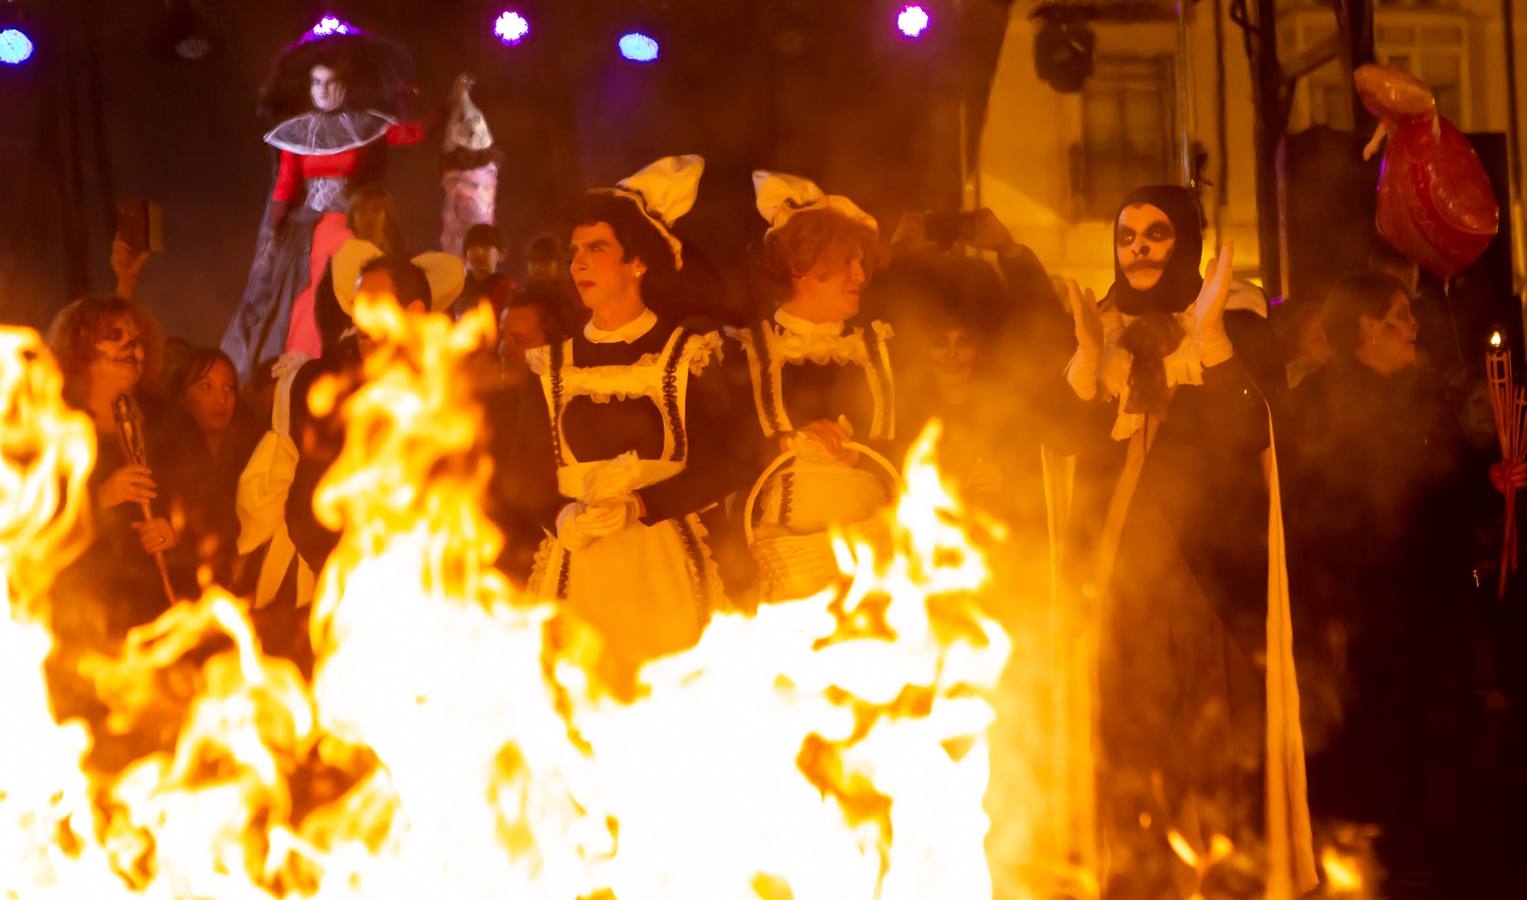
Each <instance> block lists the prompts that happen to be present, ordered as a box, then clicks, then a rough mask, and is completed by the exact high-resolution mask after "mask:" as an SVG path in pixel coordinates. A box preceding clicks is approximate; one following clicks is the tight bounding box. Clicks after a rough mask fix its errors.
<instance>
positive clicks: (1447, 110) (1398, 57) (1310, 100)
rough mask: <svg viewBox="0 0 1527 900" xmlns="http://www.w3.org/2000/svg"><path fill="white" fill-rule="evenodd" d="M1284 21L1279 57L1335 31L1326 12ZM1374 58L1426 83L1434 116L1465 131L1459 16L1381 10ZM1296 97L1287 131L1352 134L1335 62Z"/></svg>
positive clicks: (1348, 100)
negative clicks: (1315, 128)
mask: <svg viewBox="0 0 1527 900" xmlns="http://www.w3.org/2000/svg"><path fill="white" fill-rule="evenodd" d="M1287 19H1288V21H1284V22H1280V23H1279V29H1278V31H1279V35H1280V36H1286V37H1288V38H1291V41H1290V42H1289V43H1286V44H1284V45H1283V46H1282V47H1281V48H1280V50H1281V51H1282V55H1284V56H1292V55H1293V54H1295V53H1298V52H1299V51H1301V50H1304V49H1306V48H1309V47H1312V46H1315V45H1316V44H1318V43H1320V42H1321V41H1322V40H1324V39H1326V38H1327V37H1329V36H1330V35H1331V34H1332V33H1334V31H1335V29H1336V22H1335V18H1334V17H1333V16H1332V15H1331V13H1330V12H1329V11H1326V10H1299V11H1297V12H1294V13H1292V14H1291V15H1289V16H1288V17H1287ZM1373 55H1374V58H1375V59H1376V60H1377V61H1378V62H1380V63H1383V64H1384V65H1389V66H1394V67H1395V68H1397V69H1402V70H1404V71H1406V72H1409V73H1410V74H1412V75H1414V76H1416V77H1417V78H1419V79H1421V81H1423V82H1425V83H1426V85H1427V86H1428V87H1429V88H1431V90H1432V93H1433V94H1434V95H1435V96H1436V98H1437V109H1438V111H1439V112H1441V113H1442V114H1443V115H1444V116H1446V117H1447V118H1448V119H1450V120H1452V122H1453V124H1454V125H1457V126H1458V127H1459V128H1460V129H1461V130H1464V131H1467V130H1468V129H1469V127H1470V121H1469V120H1470V114H1469V107H1470V103H1471V100H1470V95H1469V84H1468V71H1469V59H1468V31H1467V23H1466V21H1465V20H1464V19H1463V18H1462V17H1461V16H1460V15H1459V14H1456V13H1450V12H1445V11H1436V12H1434V11H1429V10H1415V9H1384V8H1380V9H1378V10H1377V11H1376V12H1375V13H1374V28H1373ZM1295 96H1296V99H1295V105H1294V110H1293V115H1292V116H1291V119H1290V122H1289V127H1290V129H1291V130H1294V131H1300V130H1303V129H1305V128H1308V127H1310V126H1311V125H1329V126H1331V127H1332V128H1335V129H1338V130H1343V131H1350V130H1351V129H1352V86H1351V84H1350V81H1349V79H1348V78H1347V74H1346V71H1345V70H1344V69H1343V68H1342V66H1341V64H1340V63H1339V62H1336V61H1332V62H1329V63H1326V64H1325V65H1324V66H1321V67H1320V68H1319V69H1317V70H1316V71H1315V72H1313V73H1311V74H1310V75H1309V77H1308V78H1305V79H1303V80H1302V81H1301V82H1300V84H1299V87H1298V90H1297V92H1296V95H1295Z"/></svg>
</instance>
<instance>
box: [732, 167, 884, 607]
mask: <svg viewBox="0 0 1527 900" xmlns="http://www.w3.org/2000/svg"><path fill="white" fill-rule="evenodd" d="M753 187H754V193H755V197H756V201H757V206H758V211H759V213H760V214H761V215H762V216H763V218H764V221H766V222H768V230H767V232H765V234H764V239H763V246H762V256H761V268H762V270H763V274H764V276H765V279H766V281H767V282H768V283H769V286H770V288H771V289H772V290H773V291H774V294H775V296H774V298H773V299H774V301H775V302H776V303H777V304H778V306H777V308H776V309H774V311H773V313H772V314H771V315H769V316H768V317H766V318H762V319H760V320H758V321H755V322H753V323H752V324H751V325H750V326H749V327H747V328H746V329H742V330H739V331H732V332H730V333H729V336H730V337H731V338H732V339H733V340H735V341H736V342H737V343H738V344H739V345H740V348H739V349H741V350H742V353H741V354H736V355H734V357H733V358H734V360H735V359H743V360H746V365H747V375H746V382H747V383H748V384H749V385H750V386H751V391H750V393H751V398H752V401H753V402H752V406H753V410H754V412H755V414H756V422H757V429H758V431H757V432H755V434H756V435H760V436H761V438H762V439H761V440H760V439H758V438H755V439H754V444H755V447H756V451H757V456H756V458H755V460H754V461H753V463H752V464H751V466H750V468H751V471H750V472H749V473H748V474H749V475H750V476H753V477H755V478H756V477H758V476H760V475H761V473H762V472H763V471H764V469H765V467H766V466H767V465H768V464H769V463H770V462H772V461H773V460H774V459H775V458H776V457H777V456H779V454H780V453H781V452H782V451H785V450H793V451H794V452H795V456H794V458H793V459H792V460H791V461H790V462H789V463H788V464H787V465H786V466H785V467H783V468H781V469H780V470H779V471H778V472H777V473H776V474H775V475H774V476H772V477H771V478H769V479H768V481H767V482H766V483H765V484H764V485H763V489H762V491H761V492H760V494H759V499H758V509H757V513H758V518H759V519H760V524H759V530H758V534H759V535H760V536H762V537H765V538H767V537H770V536H775V535H812V534H820V533H823V532H826V531H827V530H828V528H829V527H831V526H833V525H854V524H857V523H861V522H864V521H866V520H870V519H872V518H873V517H874V516H875V515H876V514H877V512H878V511H879V510H881V509H882V508H883V507H885V506H886V505H887V504H888V503H889V502H890V499H891V496H890V493H889V492H888V491H887V487H886V481H885V476H884V473H877V472H873V471H870V470H869V469H866V468H861V467H860V465H859V464H860V462H861V459H860V457H861V454H859V453H858V452H857V451H855V450H854V449H853V448H851V447H846V446H844V445H845V444H846V443H848V442H849V441H851V440H852V441H856V442H862V443H864V445H865V446H869V447H872V448H876V449H878V450H883V451H885V452H889V449H890V442H891V441H892V440H893V439H894V438H895V437H896V398H895V379H894V376H893V373H892V368H891V356H890V353H889V350H888V348H887V346H886V341H887V340H888V339H889V338H890V337H891V326H890V325H889V324H887V323H885V322H882V321H880V320H878V319H877V320H872V321H869V322H858V321H855V320H856V319H857V317H858V316H859V312H860V309H859V307H860V297H861V294H862V293H863V291H864V286H865V282H866V281H868V280H869V278H870V275H871V274H872V273H873V272H874V271H875V268H876V265H877V263H878V261H879V256H880V250H879V247H880V244H879V228H878V225H877V224H876V222H875V219H874V218H873V217H871V216H870V215H869V214H868V213H866V212H864V211H863V210H862V209H860V208H859V207H858V206H857V205H855V204H854V202H853V201H852V200H850V199H848V198H847V197H842V196H838V195H829V194H826V193H824V192H823V191H822V189H821V188H820V187H818V186H817V185H816V184H814V183H812V182H811V181H808V180H806V179H804V178H800V177H797V176H794V175H786V174H781V173H775V172H763V171H759V172H754V173H753ZM739 380H742V379H739ZM755 555H756V551H755ZM761 569H766V567H763V566H761ZM760 575H761V577H760V583H759V584H758V585H757V588H758V592H759V594H760V596H767V597H770V598H773V599H785V597H784V596H781V595H782V594H785V595H793V596H806V595H809V594H811V593H814V592H815V591H817V590H820V589H821V588H823V587H825V586H826V585H827V583H829V582H830V580H831V579H832V578H833V577H835V575H836V571H835V569H834V571H832V572H819V573H806V572H803V571H800V570H798V571H796V572H795V573H793V574H792V575H791V577H790V578H789V582H790V584H789V585H784V584H783V583H781V580H780V579H778V578H775V577H773V576H770V575H769V574H768V572H767V571H761V573H760Z"/></svg>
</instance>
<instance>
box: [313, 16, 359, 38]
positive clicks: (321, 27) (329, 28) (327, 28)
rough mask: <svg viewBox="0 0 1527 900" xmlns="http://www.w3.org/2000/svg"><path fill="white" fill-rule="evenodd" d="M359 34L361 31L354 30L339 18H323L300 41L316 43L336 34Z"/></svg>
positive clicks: (353, 27)
mask: <svg viewBox="0 0 1527 900" xmlns="http://www.w3.org/2000/svg"><path fill="white" fill-rule="evenodd" d="M360 33H361V30H360V29H359V28H356V27H355V26H354V25H351V24H350V23H349V22H346V21H345V20H344V19H341V18H340V17H339V16H324V17H322V18H320V19H319V20H318V24H316V25H314V26H313V27H312V29H311V30H310V31H308V33H307V34H306V35H304V36H303V38H302V39H303V40H305V41H316V40H320V39H322V38H326V37H333V36H334V35H337V34H360Z"/></svg>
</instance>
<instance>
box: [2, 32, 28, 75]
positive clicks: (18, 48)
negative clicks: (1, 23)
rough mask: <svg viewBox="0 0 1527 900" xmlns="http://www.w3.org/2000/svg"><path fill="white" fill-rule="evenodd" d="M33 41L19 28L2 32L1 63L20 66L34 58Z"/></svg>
mask: <svg viewBox="0 0 1527 900" xmlns="http://www.w3.org/2000/svg"><path fill="white" fill-rule="evenodd" d="M33 49H35V48H34V46H33V44H32V39H31V38H29V37H27V33H26V32H25V31H22V30H21V29H19V28H7V29H5V30H4V31H0V63H4V64H6V65H8V66H19V65H21V64H22V63H24V62H26V61H27V60H29V59H31V58H32V50H33Z"/></svg>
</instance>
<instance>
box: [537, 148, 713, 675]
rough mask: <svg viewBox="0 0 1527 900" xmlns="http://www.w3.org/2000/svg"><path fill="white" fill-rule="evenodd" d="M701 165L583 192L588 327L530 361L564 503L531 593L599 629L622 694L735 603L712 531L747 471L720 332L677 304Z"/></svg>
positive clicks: (668, 164)
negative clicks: (645, 668) (682, 231)
mask: <svg viewBox="0 0 1527 900" xmlns="http://www.w3.org/2000/svg"><path fill="white" fill-rule="evenodd" d="M703 168H704V160H702V159H701V158H700V157H698V156H674V157H667V158H665V159H661V160H658V161H657V162H655V163H653V164H652V165H650V166H648V167H647V168H645V169H643V170H642V171H640V172H638V173H636V174H635V175H632V176H631V177H629V178H626V179H625V180H623V181H621V182H620V183H619V184H618V185H617V186H616V187H615V188H613V189H608V190H595V191H590V192H588V193H587V194H586V195H584V196H583V198H582V199H581V201H580V202H578V203H577V204H576V206H575V208H574V209H573V210H572V212H571V215H570V216H569V222H570V224H571V225H572V228H571V242H570V252H571V258H572V264H571V266H570V270H571V274H572V280H573V282H574V283H575V285H576V287H577V290H578V294H579V296H580V297H581V298H582V301H583V304H584V306H586V307H587V308H588V309H589V311H590V313H591V314H592V317H591V318H590V320H589V322H588V324H587V325H586V326H584V328H583V329H582V331H580V332H578V333H575V334H574V335H573V336H572V337H571V338H568V339H567V340H565V341H562V342H560V343H555V344H551V345H549V346H546V347H541V348H538V349H536V350H532V351H530V352H529V353H528V354H527V358H528V361H529V363H530V368H531V371H532V372H534V373H535V374H536V376H537V377H538V378H539V381H540V387H541V391H540V397H539V398H538V399H539V400H540V401H541V403H542V404H543V408H544V415H542V416H541V417H539V418H540V421H542V422H544V423H546V425H547V426H549V429H550V431H549V434H546V436H545V440H544V443H543V444H542V447H543V448H544V449H543V450H542V451H541V457H542V461H543V463H545V464H549V465H547V466H546V468H545V469H543V472H544V476H543V479H544V481H545V482H546V483H554V484H555V485H556V487H557V491H558V493H559V494H560V497H559V498H557V499H556V500H555V501H554V504H553V505H552V506H551V507H549V508H548V510H547V512H548V516H547V517H548V518H551V514H552V513H554V516H555V526H554V527H555V533H554V535H552V536H549V537H548V538H547V539H546V541H545V542H544V543H543V545H542V547H541V550H540V551H539V552H538V553H537V555H536V563H535V566H534V569H533V571H532V573H531V576H530V580H529V584H528V586H529V588H530V590H531V591H532V592H533V593H537V594H540V595H542V596H547V597H554V598H556V599H558V600H560V601H562V602H564V603H565V604H566V607H567V609H568V610H569V611H570V612H571V613H573V615H575V616H576V617H577V618H579V619H581V620H583V621H584V622H586V623H587V624H589V625H590V626H592V628H593V629H594V631H596V632H597V633H598V635H599V636H600V637H601V638H602V640H603V647H602V649H601V651H600V660H599V663H598V669H599V671H600V673H601V676H602V677H603V678H604V679H605V681H606V683H607V684H608V685H609V686H610V687H611V688H612V689H614V690H615V691H617V692H618V693H629V692H630V691H631V690H633V689H634V677H635V673H636V670H637V668H638V667H639V666H640V665H641V664H642V663H643V662H646V661H647V660H650V659H653V658H655V657H658V656H661V655H664V654H668V653H672V652H675V651H677V650H681V649H683V648H686V647H688V646H690V645H692V644H694V643H695V641H696V640H698V639H699V636H700V632H701V630H702V629H703V627H704V625H705V623H706V622H707V620H708V619H709V617H710V614H711V612H712V610H714V609H716V608H718V607H722V606H724V605H725V602H726V601H725V597H724V596H723V590H722V586H721V582H720V579H719V577H718V576H717V572H716V567H715V564H714V563H713V562H712V561H711V553H710V549H709V547H708V545H707V543H706V536H707V531H708V529H707V527H706V525H705V524H703V523H702V521H701V516H702V514H705V513H708V512H710V511H712V510H713V509H714V508H715V507H716V506H717V504H718V503H719V502H720V501H721V499H722V498H723V497H724V496H725V495H726V494H727V493H728V492H729V490H730V488H731V484H730V480H731V474H732V473H733V472H734V471H735V469H734V467H732V466H731V465H729V463H728V459H727V455H726V446H727V442H728V437H729V434H728V429H727V426H726V422H727V420H728V410H729V402H728V396H727V390H726V385H727V382H726V376H725V373H724V372H722V371H721V366H720V363H719V360H720V354H721V337H720V335H719V334H718V333H717V332H716V331H715V330H714V327H713V326H711V325H709V324H708V323H706V322H705V321H703V320H696V319H688V320H685V321H682V322H680V321H677V320H676V318H675V317H674V314H673V313H672V312H671V311H670V308H669V306H670V304H672V303H673V293H672V286H671V285H672V282H673V280H674V278H675V276H676V274H677V271H678V269H679V267H680V266H682V265H683V246H682V244H681V243H680V241H679V239H678V238H677V237H675V236H674V234H673V230H672V229H673V224H674V222H675V221H676V220H677V219H678V218H679V217H680V216H682V215H684V214H685V213H686V212H688V211H689V209H690V208H691V207H692V206H693V204H694V200H695V194H696V191H697V189H698V187H699V181H700V173H701V171H702V170H703ZM543 433H544V432H543ZM551 465H554V466H555V470H556V471H555V475H552V474H551V472H550V471H549V469H550V466H551Z"/></svg>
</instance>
